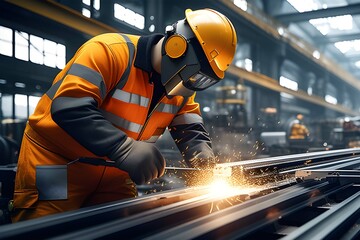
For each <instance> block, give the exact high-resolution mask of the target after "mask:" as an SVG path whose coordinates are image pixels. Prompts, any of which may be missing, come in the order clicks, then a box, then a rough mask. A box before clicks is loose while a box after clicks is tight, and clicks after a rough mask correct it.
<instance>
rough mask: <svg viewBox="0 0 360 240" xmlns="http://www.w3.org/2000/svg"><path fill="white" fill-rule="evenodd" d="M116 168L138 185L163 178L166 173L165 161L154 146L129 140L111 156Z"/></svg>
mask: <svg viewBox="0 0 360 240" xmlns="http://www.w3.org/2000/svg"><path fill="white" fill-rule="evenodd" d="M109 157H110V159H111V160H113V161H115V164H116V166H117V167H118V168H119V169H121V170H124V171H126V172H127V173H128V174H129V176H130V178H131V179H132V180H133V181H134V182H135V183H136V184H144V183H146V182H148V181H150V180H152V179H154V178H158V177H161V176H162V175H163V174H164V171H165V159H164V157H163V156H162V155H161V153H160V151H159V150H158V149H157V148H156V146H155V145H154V144H151V143H147V142H141V141H135V140H133V139H131V138H127V139H126V140H125V142H124V143H123V144H122V145H121V146H120V147H119V148H118V149H117V150H116V151H115V152H114V153H113V154H111V156H109Z"/></svg>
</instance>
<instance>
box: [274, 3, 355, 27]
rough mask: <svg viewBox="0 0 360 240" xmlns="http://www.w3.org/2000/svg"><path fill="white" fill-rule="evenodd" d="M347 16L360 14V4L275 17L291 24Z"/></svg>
mask: <svg viewBox="0 0 360 240" xmlns="http://www.w3.org/2000/svg"><path fill="white" fill-rule="evenodd" d="M346 14H349V15H356V14H360V4H349V5H346V6H341V7H332V8H326V9H319V10H314V11H308V12H302V13H290V14H283V15H277V16H274V17H275V18H276V19H277V20H279V21H281V22H283V23H290V22H304V21H308V20H310V19H317V18H326V17H335V16H341V15H346Z"/></svg>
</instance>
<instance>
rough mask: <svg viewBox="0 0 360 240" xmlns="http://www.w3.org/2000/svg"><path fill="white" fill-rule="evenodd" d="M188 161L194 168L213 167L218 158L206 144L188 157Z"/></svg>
mask: <svg viewBox="0 0 360 240" xmlns="http://www.w3.org/2000/svg"><path fill="white" fill-rule="evenodd" d="M186 163H187V165H188V166H189V167H192V168H199V169H212V168H214V167H215V165H216V158H215V155H214V152H213V150H212V149H211V148H210V147H209V146H208V145H206V146H204V147H202V148H201V149H198V150H197V151H195V152H194V153H193V157H192V158H190V159H187V161H186Z"/></svg>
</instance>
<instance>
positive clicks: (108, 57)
mask: <svg viewBox="0 0 360 240" xmlns="http://www.w3.org/2000/svg"><path fill="white" fill-rule="evenodd" d="M236 43H237V37H236V32H235V29H234V27H233V25H232V23H231V22H230V21H229V19H227V18H226V17H225V16H224V15H222V14H221V13H219V12H216V11H214V10H211V9H201V10H196V11H191V10H187V11H186V12H185V19H183V20H180V21H178V22H176V23H175V24H173V25H172V26H168V27H167V28H166V34H165V35H162V34H153V35H149V36H135V35H128V34H119V33H108V34H102V35H99V36H96V37H94V38H92V39H90V40H89V41H88V42H86V43H85V44H84V45H82V46H81V47H80V48H79V49H78V51H77V52H76V53H75V55H74V56H73V58H72V59H71V60H70V61H69V62H68V64H67V65H66V66H65V68H64V69H63V70H62V71H61V72H60V73H59V74H58V75H57V76H56V78H55V79H54V81H53V85H52V86H51V88H50V89H49V90H48V91H47V92H46V94H44V95H43V97H42V98H41V99H40V101H39V103H38V105H37V107H36V109H35V112H34V114H33V115H31V116H30V118H29V121H28V124H27V126H26V129H25V132H24V137H23V140H22V146H21V150H20V155H19V160H18V169H17V175H16V183H15V192H14V209H15V210H14V214H13V221H14V222H16V221H20V220H25V219H30V218H36V217H40V216H44V215H48V214H53V213H57V212H63V211H68V210H72V209H78V208H81V207H84V206H90V205H94V204H99V203H104V202H109V201H115V200H119V199H123V198H129V197H134V196H136V195H137V192H136V188H135V184H143V183H146V182H148V181H149V180H152V179H154V178H158V177H160V176H162V175H163V173H164V168H165V160H164V158H163V156H162V154H161V153H160V151H159V150H158V149H157V148H156V147H155V146H154V144H153V143H154V142H155V141H156V140H157V138H158V137H159V136H161V135H162V134H163V132H164V131H165V129H166V128H169V131H170V133H171V136H172V138H173V139H174V140H175V142H176V144H177V146H178V148H179V150H180V151H181V153H182V154H183V157H184V159H185V161H186V163H187V164H188V165H189V166H190V167H195V168H208V167H211V166H213V165H214V164H215V158H214V153H213V150H212V147H211V141H210V138H209V134H208V132H207V131H206V130H205V128H204V125H203V122H202V117H201V115H200V109H199V105H198V104H197V103H196V102H195V100H194V98H195V92H196V91H201V90H204V89H206V88H208V87H210V86H212V85H214V84H215V83H217V82H219V81H220V80H221V79H223V78H224V73H225V70H226V69H227V68H228V66H229V65H230V63H231V62H232V59H233V57H234V54H235V48H236ZM99 159H100V160H101V162H95V160H99ZM106 160H107V161H113V162H115V165H116V166H117V168H113V167H106V166H104V164H102V163H105V161H106ZM89 163H90V164H89ZM91 163H92V164H91ZM96 164H98V166H94V165H96ZM134 182H135V184H134Z"/></svg>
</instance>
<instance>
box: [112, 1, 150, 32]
mask: <svg viewBox="0 0 360 240" xmlns="http://www.w3.org/2000/svg"><path fill="white" fill-rule="evenodd" d="M114 17H115V18H117V19H119V20H120V21H123V22H126V23H128V24H130V25H132V26H134V27H137V28H139V29H144V27H145V18H144V16H142V15H140V14H138V13H136V12H134V11H132V10H130V9H128V8H125V7H123V6H122V5H120V4H117V3H115V4H114Z"/></svg>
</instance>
